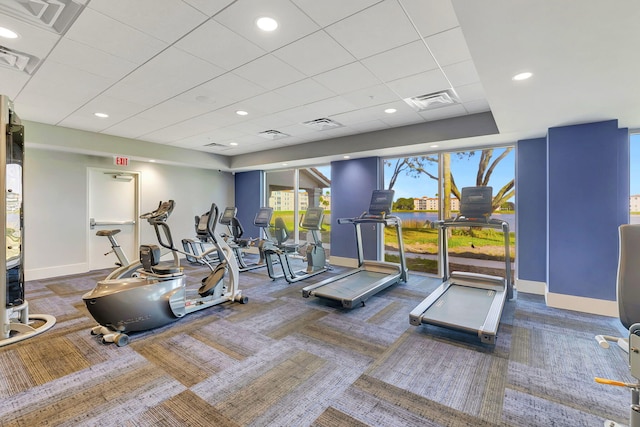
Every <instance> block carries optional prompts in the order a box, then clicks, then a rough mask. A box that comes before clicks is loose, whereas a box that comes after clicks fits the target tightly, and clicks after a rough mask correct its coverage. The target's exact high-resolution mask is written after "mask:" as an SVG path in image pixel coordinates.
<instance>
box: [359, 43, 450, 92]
mask: <svg viewBox="0 0 640 427" xmlns="http://www.w3.org/2000/svg"><path fill="white" fill-rule="evenodd" d="M361 62H362V64H364V66H365V67H367V68H368V69H369V70H370V71H371V72H372V73H373V74H375V75H376V76H378V78H379V79H380V80H382V81H383V82H389V81H392V80H397V79H400V78H402V77H407V76H411V75H413V74H418V73H421V72H423V71H429V70H433V69H436V68H438V64H436V62H435V60H434V59H433V56H431V53H430V52H429V49H427V46H426V45H425V43H424V42H423V41H422V40H416V41H414V42H411V43H408V44H406V45H403V46H399V47H397V48H395V49H391V50H388V51H386V52H382V53H379V54H377V55H374V56H370V57H369V58H365V59H363V60H362V61H361ZM398 64H402V65H401V66H398Z"/></svg>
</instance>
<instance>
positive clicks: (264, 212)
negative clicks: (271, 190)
mask: <svg viewBox="0 0 640 427" xmlns="http://www.w3.org/2000/svg"><path fill="white" fill-rule="evenodd" d="M272 215H273V210H272V209H271V208H260V210H259V211H258V213H257V214H256V219H255V220H254V221H253V223H254V224H255V225H257V226H259V227H266V226H268V225H269V222H271V216H272Z"/></svg>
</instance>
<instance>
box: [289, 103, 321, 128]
mask: <svg viewBox="0 0 640 427" xmlns="http://www.w3.org/2000/svg"><path fill="white" fill-rule="evenodd" d="M314 105H315V103H314ZM277 114H278V116H280V117H283V118H284V119H286V120H289V121H290V122H292V123H302V122H308V121H310V120H315V119H317V118H320V117H327V116H328V114H324V111H322V110H321V109H318V108H315V107H310V106H307V105H303V106H300V107H295V108H290V109H288V110H284V111H280V112H278V113H277Z"/></svg>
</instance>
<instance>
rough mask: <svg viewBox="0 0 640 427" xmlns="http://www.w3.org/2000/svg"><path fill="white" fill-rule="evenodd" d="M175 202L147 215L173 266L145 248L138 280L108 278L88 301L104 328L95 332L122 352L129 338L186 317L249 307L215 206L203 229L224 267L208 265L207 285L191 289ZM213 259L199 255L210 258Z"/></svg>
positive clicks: (204, 218) (204, 219)
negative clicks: (227, 305) (173, 221)
mask: <svg viewBox="0 0 640 427" xmlns="http://www.w3.org/2000/svg"><path fill="white" fill-rule="evenodd" d="M174 206H175V203H174V201H173V200H169V201H167V202H161V203H160V205H159V207H158V209H156V210H155V211H153V212H150V213H149V214H145V215H143V218H144V219H147V221H148V222H149V223H150V224H151V225H152V226H153V228H154V230H155V233H156V236H157V238H158V242H159V243H160V245H161V246H163V247H164V248H166V249H168V250H169V251H170V252H171V253H172V255H173V262H170V263H169V264H166V263H163V264H160V249H159V247H158V246H156V245H142V246H141V247H140V265H141V268H139V269H138V271H137V274H138V277H125V278H119V279H105V280H101V281H100V282H98V284H97V285H96V287H95V288H94V289H93V290H92V291H90V292H87V293H86V294H84V295H83V296H82V299H83V300H84V302H85V304H86V306H87V309H88V310H89V313H90V314H91V315H92V316H93V318H94V319H95V320H96V321H97V322H98V323H99V326H96V327H94V328H93V329H92V330H91V333H92V334H93V335H101V337H102V342H103V343H109V342H114V343H116V345H118V346H119V347H121V346H124V345H126V344H127V343H128V342H129V337H128V335H127V334H128V333H130V332H139V331H146V330H149V329H154V328H158V327H161V326H164V325H166V324H169V323H171V322H174V321H176V320H178V319H180V318H182V317H184V316H185V315H186V314H189V313H192V312H194V311H198V310H202V309H205V308H208V307H211V306H213V305H217V304H221V303H223V302H227V301H232V302H240V303H242V304H245V303H246V302H247V301H248V298H247V297H243V296H242V292H241V291H240V290H238V289H237V285H238V277H239V272H238V265H237V263H236V260H235V258H234V256H233V254H232V251H231V249H230V248H229V246H228V245H227V244H226V243H225V242H224V240H223V239H221V238H220V236H217V235H216V233H215V224H216V222H217V220H218V215H219V212H218V207H217V206H216V205H215V203H212V204H211V209H210V210H209V212H208V214H206V215H203V216H202V217H201V220H200V224H199V228H200V229H206V230H207V233H208V234H209V237H210V239H211V242H212V243H213V245H214V247H213V248H211V249H210V250H211V251H214V250H217V251H218V254H220V257H221V262H220V263H219V264H217V265H215V266H213V265H211V264H210V263H207V262H205V263H206V265H207V266H209V268H210V270H211V273H210V274H209V275H208V276H207V277H206V278H204V279H203V280H202V282H201V285H200V287H199V288H198V290H197V293H193V292H190V290H187V286H186V277H185V275H184V272H183V269H182V267H180V259H179V257H178V254H183V255H186V253H185V252H183V251H181V250H179V249H176V247H175V246H174V243H173V239H172V237H171V230H170V229H169V226H168V224H167V223H166V221H167V218H168V217H169V215H170V214H171V212H172V211H173V208H174ZM207 255H208V254H207V253H204V254H202V255H199V257H200V258H201V259H203V260H204V259H206V256H207Z"/></svg>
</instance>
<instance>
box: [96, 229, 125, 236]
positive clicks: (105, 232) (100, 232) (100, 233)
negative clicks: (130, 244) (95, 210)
mask: <svg viewBox="0 0 640 427" xmlns="http://www.w3.org/2000/svg"><path fill="white" fill-rule="evenodd" d="M119 232H120V230H119V229H116V230H98V231H96V236H115V235H116V234H118V233H119Z"/></svg>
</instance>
